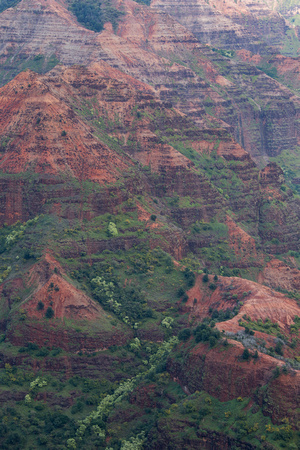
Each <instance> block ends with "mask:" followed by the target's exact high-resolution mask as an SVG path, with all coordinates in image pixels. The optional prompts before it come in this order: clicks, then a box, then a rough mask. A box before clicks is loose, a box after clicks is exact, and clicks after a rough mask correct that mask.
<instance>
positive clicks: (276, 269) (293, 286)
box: [259, 259, 300, 291]
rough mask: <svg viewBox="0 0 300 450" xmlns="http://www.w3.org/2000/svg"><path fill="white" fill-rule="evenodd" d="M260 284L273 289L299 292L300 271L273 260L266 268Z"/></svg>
mask: <svg viewBox="0 0 300 450" xmlns="http://www.w3.org/2000/svg"><path fill="white" fill-rule="evenodd" d="M259 282H260V283H264V284H266V285H267V286H270V287H272V288H278V287H280V288H281V289H285V290H287V291H297V290H299V289H300V271H299V270H298V269H296V268H295V267H290V266H288V265H287V264H285V263H284V262H282V261H280V260H278V259H272V260H271V261H270V262H269V263H268V264H267V265H266V267H265V268H264V270H263V272H262V274H261V277H260V279H259Z"/></svg>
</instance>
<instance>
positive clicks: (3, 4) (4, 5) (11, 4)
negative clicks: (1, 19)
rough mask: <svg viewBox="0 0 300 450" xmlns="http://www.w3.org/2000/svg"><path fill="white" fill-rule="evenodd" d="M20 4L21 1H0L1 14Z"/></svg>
mask: <svg viewBox="0 0 300 450" xmlns="http://www.w3.org/2000/svg"><path fill="white" fill-rule="evenodd" d="M18 3H20V0H0V13H2V12H3V11H5V10H6V9H8V8H13V7H14V6H16V5H17V4H18Z"/></svg>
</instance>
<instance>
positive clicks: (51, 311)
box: [45, 306, 54, 319]
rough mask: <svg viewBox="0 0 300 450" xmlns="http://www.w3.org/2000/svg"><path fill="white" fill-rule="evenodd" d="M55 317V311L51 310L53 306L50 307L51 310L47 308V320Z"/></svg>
mask: <svg viewBox="0 0 300 450" xmlns="http://www.w3.org/2000/svg"><path fill="white" fill-rule="evenodd" d="M53 316H54V311H53V309H52V308H51V306H49V308H47V311H46V314H45V317H46V318H47V319H52V317H53Z"/></svg>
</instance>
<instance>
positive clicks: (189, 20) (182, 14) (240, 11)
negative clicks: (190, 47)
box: [151, 0, 287, 51]
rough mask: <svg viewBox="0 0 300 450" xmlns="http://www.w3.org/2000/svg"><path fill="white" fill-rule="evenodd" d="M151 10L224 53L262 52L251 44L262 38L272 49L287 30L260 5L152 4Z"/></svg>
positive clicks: (214, 0) (261, 47)
mask: <svg viewBox="0 0 300 450" xmlns="http://www.w3.org/2000/svg"><path fill="white" fill-rule="evenodd" d="M151 7H152V8H155V9H159V10H162V11H164V12H166V13H168V14H170V15H172V16H174V17H175V18H176V20H178V22H180V23H181V24H182V25H184V26H185V27H186V28H187V29H189V30H190V31H192V33H193V34H194V35H195V36H196V37H197V38H198V39H199V40H200V42H203V43H206V44H210V45H213V46H218V47H222V48H228V49H238V48H247V49H251V50H252V51H266V50H265V49H264V45H261V44H259V43H257V42H255V36H256V41H258V36H264V41H265V42H266V41H267V42H268V40H269V43H270V44H271V45H274V44H276V43H280V41H281V39H282V38H283V36H284V33H285V31H286V28H287V27H286V24H285V21H284V19H283V18H281V17H280V16H279V15H278V14H277V13H275V12H274V11H271V10H270V9H269V8H268V7H267V5H266V4H265V2H263V1H256V2H253V1H248V0H242V1H240V2H239V3H238V4H237V3H235V2H234V1H232V0H226V1H219V0H210V1H209V2H205V1H204V0H192V1H189V2H187V1H183V0H176V1H169V2H161V1H160V0H153V1H152V3H151ZM280 38H281V39H280Z"/></svg>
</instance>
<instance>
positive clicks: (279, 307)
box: [186, 274, 300, 334]
mask: <svg viewBox="0 0 300 450" xmlns="http://www.w3.org/2000/svg"><path fill="white" fill-rule="evenodd" d="M296 278H298V277H297V274H296ZM212 281H213V279H212V278H211V280H210V282H212ZM298 281H299V280H298ZM226 292H227V294H226ZM188 295H189V300H188V302H187V304H186V306H187V307H188V308H190V312H191V314H192V315H193V316H195V317H199V318H200V319H203V318H204V317H207V315H208V313H209V309H210V308H211V309H213V310H214V309H218V310H221V309H222V310H226V309H227V308H229V309H233V307H234V306H235V305H236V304H237V302H238V301H241V302H243V305H242V306H241V308H240V310H239V312H238V314H237V315H236V316H234V317H233V318H232V319H230V320H228V321H226V322H220V323H218V324H217V325H216V326H217V328H219V329H220V330H225V331H232V332H236V331H239V330H242V329H243V328H242V327H240V326H239V324H238V322H239V320H240V319H242V320H243V316H244V315H246V316H249V317H250V318H251V320H254V321H257V320H258V319H262V320H265V319H266V318H269V319H270V320H271V321H272V322H273V323H278V325H279V326H280V328H281V329H282V331H283V332H285V333H287V334H289V328H290V325H291V324H293V322H294V317H295V316H297V315H299V313H300V308H299V305H297V302H296V300H293V299H290V298H288V297H286V296H284V295H283V294H281V293H279V292H276V291H273V290H272V289H270V288H269V287H266V286H262V285H261V284H258V283H254V282H253V281H249V280H244V279H241V278H229V277H219V280H218V283H217V289H216V290H215V291H214V292H213V293H211V292H210V290H208V289H207V285H206V283H203V282H202V281H201V276H199V277H198V278H197V280H196V284H195V286H194V287H193V288H192V289H191V290H190V291H188ZM194 298H196V299H197V302H196V303H193V299H194Z"/></svg>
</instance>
